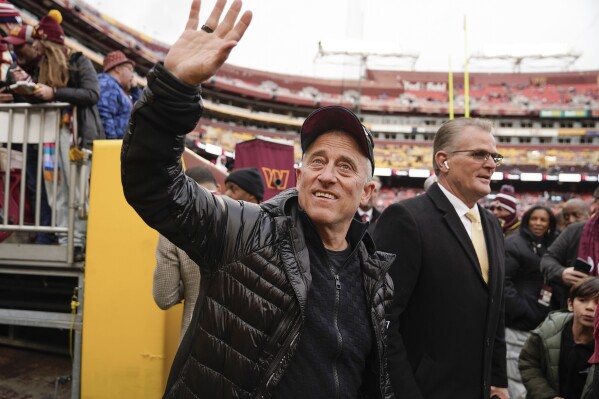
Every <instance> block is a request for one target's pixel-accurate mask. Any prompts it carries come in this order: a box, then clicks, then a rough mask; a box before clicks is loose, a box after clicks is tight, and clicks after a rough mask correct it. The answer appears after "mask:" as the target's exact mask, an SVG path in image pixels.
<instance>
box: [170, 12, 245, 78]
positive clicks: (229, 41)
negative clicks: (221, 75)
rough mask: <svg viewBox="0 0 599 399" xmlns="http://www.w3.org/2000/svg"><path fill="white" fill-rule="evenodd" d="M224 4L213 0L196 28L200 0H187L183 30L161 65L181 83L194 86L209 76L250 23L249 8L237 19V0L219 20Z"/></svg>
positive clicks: (224, 59)
mask: <svg viewBox="0 0 599 399" xmlns="http://www.w3.org/2000/svg"><path fill="white" fill-rule="evenodd" d="M226 3H227V0H217V2H216V5H215V6H214V9H213V10H212V12H211V13H210V16H209V17H208V19H207V20H206V23H205V24H204V25H203V26H202V28H201V29H200V30H198V22H199V13H200V0H193V2H192V3H191V10H190V12H189V19H188V20H187V26H186V27H185V31H184V32H183V34H182V35H181V36H180V37H179V39H178V40H177V41H176V42H175V44H174V45H173V46H172V47H171V49H170V50H169V52H168V54H167V55H166V58H165V60H164V66H165V68H166V69H167V70H168V71H170V72H171V73H172V74H173V75H175V76H176V77H178V78H179V79H181V80H182V81H184V82H185V83H188V84H190V85H198V84H200V83H202V82H204V81H206V80H207V79H209V78H210V77H211V76H213V75H214V74H215V73H216V71H217V70H218V69H219V68H220V67H221V66H222V65H223V64H224V63H225V61H226V60H227V58H228V57H229V54H230V53H231V50H233V48H234V47H235V46H236V45H237V43H238V42H239V40H241V38H242V37H243V34H244V33H245V31H246V29H247V28H248V26H249V25H250V22H251V20H252V12H251V11H245V12H244V13H243V14H242V15H241V18H239V20H238V16H239V13H240V11H241V0H235V1H233V4H232V5H231V7H230V8H229V10H228V11H227V13H226V15H225V17H224V19H223V20H222V21H220V17H221V14H222V13H223V11H224V9H225V5H226Z"/></svg>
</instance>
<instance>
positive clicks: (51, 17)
mask: <svg viewBox="0 0 599 399" xmlns="http://www.w3.org/2000/svg"><path fill="white" fill-rule="evenodd" d="M61 22H62V14H61V13H60V11H58V10H50V12H48V15H46V16H44V17H43V18H42V19H41V20H40V22H39V23H38V24H37V25H36V26H35V28H33V34H32V36H33V38H34V39H39V40H49V41H51V42H54V43H58V44H64V31H63V30H62V26H60V23H61Z"/></svg>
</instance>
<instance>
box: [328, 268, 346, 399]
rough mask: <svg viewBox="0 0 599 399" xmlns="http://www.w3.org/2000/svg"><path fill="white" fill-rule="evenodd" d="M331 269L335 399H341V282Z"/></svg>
mask: <svg viewBox="0 0 599 399" xmlns="http://www.w3.org/2000/svg"><path fill="white" fill-rule="evenodd" d="M329 269H330V270H331V273H333V277H334V278H335V288H336V289H335V317H334V325H335V332H336V333H337V356H336V359H335V363H334V364H333V379H334V380H335V397H336V398H339V395H340V394H341V393H340V388H339V371H338V370H337V360H338V359H339V355H340V354H341V349H342V347H343V337H342V336H341V332H340V331H339V307H340V303H341V281H340V280H339V274H338V273H335V270H333V267H332V266H330V265H329Z"/></svg>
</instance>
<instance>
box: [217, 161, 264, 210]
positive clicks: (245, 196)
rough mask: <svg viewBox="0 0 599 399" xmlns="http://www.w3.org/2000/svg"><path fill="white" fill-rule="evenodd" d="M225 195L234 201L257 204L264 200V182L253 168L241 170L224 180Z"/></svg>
mask: <svg viewBox="0 0 599 399" xmlns="http://www.w3.org/2000/svg"><path fill="white" fill-rule="evenodd" d="M225 195H226V196H227V197H229V198H233V199H234V200H240V201H247V202H252V203H254V204H259V203H260V202H261V201H262V199H263V198H264V182H263V181H262V176H260V173H259V172H258V171H257V170H256V169H255V168H241V169H236V170H235V171H233V172H231V173H230V174H229V176H227V177H226V178H225Z"/></svg>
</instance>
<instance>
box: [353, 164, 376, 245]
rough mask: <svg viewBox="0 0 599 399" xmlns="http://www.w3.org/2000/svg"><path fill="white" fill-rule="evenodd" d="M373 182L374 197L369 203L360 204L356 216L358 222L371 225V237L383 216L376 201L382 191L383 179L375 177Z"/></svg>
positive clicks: (369, 231) (369, 230)
mask: <svg viewBox="0 0 599 399" xmlns="http://www.w3.org/2000/svg"><path fill="white" fill-rule="evenodd" d="M372 181H373V182H374V191H373V192H372V196H371V197H370V199H369V200H368V201H367V202H365V203H360V207H359V208H358V211H357V212H356V214H355V215H354V218H355V219H356V220H359V221H361V222H362V223H369V225H368V233H370V235H371V236H372V235H373V234H374V227H375V223H376V221H377V220H378V218H379V216H381V212H380V211H379V210H378V209H376V200H377V198H378V195H379V191H380V189H381V179H379V178H378V177H377V176H374V177H373V178H372Z"/></svg>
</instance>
